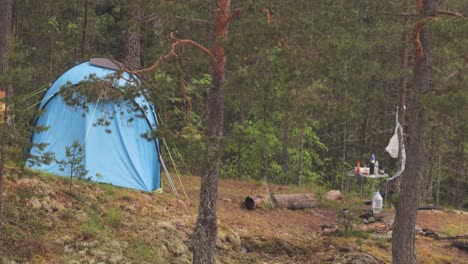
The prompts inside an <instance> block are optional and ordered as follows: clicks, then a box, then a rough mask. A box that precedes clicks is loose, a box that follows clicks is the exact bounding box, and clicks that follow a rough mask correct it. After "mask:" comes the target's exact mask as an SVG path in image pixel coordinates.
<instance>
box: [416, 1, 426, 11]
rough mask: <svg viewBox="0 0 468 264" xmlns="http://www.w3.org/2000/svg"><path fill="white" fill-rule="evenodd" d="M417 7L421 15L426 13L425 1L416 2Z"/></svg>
mask: <svg viewBox="0 0 468 264" xmlns="http://www.w3.org/2000/svg"><path fill="white" fill-rule="evenodd" d="M416 6H417V8H418V12H419V14H422V13H424V0H416Z"/></svg>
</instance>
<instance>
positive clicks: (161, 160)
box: [159, 154, 179, 196]
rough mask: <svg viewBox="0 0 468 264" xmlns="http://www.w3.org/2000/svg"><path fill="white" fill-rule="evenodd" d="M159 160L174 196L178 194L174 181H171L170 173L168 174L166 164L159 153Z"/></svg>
mask: <svg viewBox="0 0 468 264" xmlns="http://www.w3.org/2000/svg"><path fill="white" fill-rule="evenodd" d="M159 161H160V162H161V165H162V167H163V169H164V173H165V174H166V177H167V180H168V181H169V185H170V186H171V189H172V192H173V193H174V194H175V195H176V196H179V193H178V192H177V190H176V188H175V185H174V182H173V181H172V178H171V175H170V174H169V171H167V167H166V164H165V163H164V160H163V158H162V156H161V154H159Z"/></svg>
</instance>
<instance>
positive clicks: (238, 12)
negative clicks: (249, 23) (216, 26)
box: [225, 8, 243, 24]
mask: <svg viewBox="0 0 468 264" xmlns="http://www.w3.org/2000/svg"><path fill="white" fill-rule="evenodd" d="M242 10H243V8H236V9H234V10H232V12H231V13H229V16H228V17H227V18H226V21H225V23H226V24H229V22H231V20H233V19H234V18H235V17H236V16H238V15H239V14H240V13H241V12H242Z"/></svg>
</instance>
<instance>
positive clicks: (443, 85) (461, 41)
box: [0, 0, 468, 207]
mask: <svg viewBox="0 0 468 264" xmlns="http://www.w3.org/2000/svg"><path fill="white" fill-rule="evenodd" d="M233 5H234V6H233V8H243V9H242V12H241V14H240V15H239V16H237V17H236V18H235V19H233V21H231V23H230V27H229V30H230V32H229V38H226V39H223V40H222V45H223V47H224V48H225V51H226V62H227V64H226V82H225V84H224V87H223V88H222V89H223V94H224V96H225V102H226V106H225V110H226V111H225V112H226V115H225V124H224V137H223V144H224V145H223V150H224V154H223V156H222V157H221V159H222V167H221V169H222V176H223V177H232V178H240V179H253V180H263V179H265V178H267V179H268V180H269V181H272V182H277V183H282V184H301V185H306V186H308V185H311V184H313V185H317V184H320V185H324V186H326V187H327V188H341V187H342V186H343V182H346V180H347V179H346V178H344V177H345V176H343V174H344V172H346V171H348V170H350V169H351V168H352V166H354V164H355V162H356V161H357V160H360V161H361V163H362V165H366V163H367V161H368V159H369V156H370V153H372V152H374V153H375V154H376V155H377V158H378V160H379V161H381V162H383V164H385V169H386V171H388V172H394V171H395V170H396V162H395V161H394V160H392V159H390V158H389V157H388V155H387V154H386V153H385V152H384V148H385V146H386V144H387V143H388V139H389V138H390V137H391V135H392V133H393V128H394V125H395V124H394V112H395V110H396V106H397V105H398V97H399V90H400V86H401V83H402V78H403V77H407V79H408V81H409V89H411V87H412V84H411V78H412V72H411V70H408V71H406V72H404V71H403V69H402V67H401V59H402V58H401V50H402V48H403V45H404V43H402V41H401V40H402V37H403V35H404V34H405V33H408V32H411V30H412V26H413V25H414V23H415V18H414V17H408V18H404V17H403V16H397V15H392V14H401V13H412V12H413V11H414V10H416V7H415V4H414V3H409V4H408V2H407V1H390V2H381V1H380V2H377V1H370V0H365V1H361V0H359V1H358V0H351V1H344V0H339V1H310V0H300V1H299V0H298V1H293V2H291V3H288V4H285V3H284V2H283V1H267V2H265V1H250V0H239V1H236V2H235V3H233ZM438 9H440V10H454V11H457V12H460V13H466V4H464V2H463V1H460V0H456V1H439V2H438ZM129 10H130V7H129V3H126V2H122V1H113V0H112V1H96V2H93V3H92V4H91V5H90V6H89V11H88V21H87V22H88V24H87V25H88V28H87V36H88V44H89V45H88V54H85V56H84V58H83V57H81V55H80V52H79V50H80V49H81V47H80V44H81V43H80V41H81V38H82V34H83V29H84V28H83V25H84V23H83V22H84V17H83V14H84V12H83V11H84V10H83V6H82V2H80V1H72V2H70V1H52V0H44V1H19V2H18V3H17V4H16V13H15V14H16V21H15V25H14V26H15V36H16V37H15V39H13V40H11V48H10V52H9V68H8V72H7V73H6V74H4V75H3V76H2V77H0V83H1V84H2V86H7V87H14V88H15V96H14V97H13V98H10V99H9V100H10V101H9V102H8V104H10V105H11V104H14V105H15V107H14V108H13V110H12V111H13V112H14V115H15V118H14V119H15V121H16V126H15V127H14V128H13V129H12V128H11V127H5V126H3V125H0V134H2V133H3V134H4V135H5V136H1V140H2V141H1V142H0V143H5V144H12V145H15V146H18V147H19V148H24V149H29V148H31V147H33V146H30V144H29V143H28V141H29V136H30V134H31V131H34V130H40V129H46V128H32V127H31V122H30V121H31V120H33V119H34V117H35V116H37V115H38V114H40V113H37V111H35V109H34V108H35V107H34V105H33V104H34V103H37V102H39V101H40V100H41V96H42V93H41V92H39V93H37V94H33V95H31V97H28V96H30V94H31V93H32V92H34V91H35V90H36V89H37V88H39V87H37V86H38V85H37V84H46V83H47V82H50V81H52V80H54V79H55V78H56V76H57V75H58V74H59V73H60V72H62V71H63V70H64V69H66V68H67V67H68V66H70V65H73V63H75V61H79V60H82V59H87V58H88V57H110V58H113V57H115V55H116V54H117V52H118V44H119V38H120V35H121V32H122V31H123V30H125V29H135V27H136V26H138V25H136V22H135V19H129ZM214 10H216V5H215V2H213V1H205V2H200V1H194V0H188V1H183V3H182V2H180V1H169V0H157V1H156V0H151V1H143V3H142V10H141V12H142V14H141V16H140V20H139V22H140V23H141V25H140V37H141V39H140V47H141V61H142V64H143V65H144V66H145V67H146V66H149V65H151V64H153V63H154V61H155V60H156V58H159V57H160V56H161V55H163V54H166V52H167V51H168V50H169V49H170V45H171V42H172V40H171V39H170V38H169V34H170V32H174V34H175V35H176V37H178V38H182V39H193V40H195V41H197V42H199V43H200V44H202V45H204V46H205V47H207V48H211V47H212V43H213V31H214V28H213V23H212V21H213V17H214V13H215V12H214ZM265 10H268V11H269V12H270V15H271V17H269V18H268V17H267V16H266V13H265V12H266V11H265ZM405 19H407V20H408V21H407V22H405ZM466 23H467V22H466V19H461V18H458V17H444V16H440V18H439V19H434V20H432V21H431V22H429V23H428V24H427V25H426V26H425V27H426V28H427V29H428V30H431V31H432V47H431V53H432V57H433V59H432V60H431V61H432V69H433V70H432V72H433V74H432V75H433V78H432V80H431V85H432V86H433V87H432V88H433V89H432V90H431V91H430V92H429V93H427V94H425V95H424V96H423V98H422V100H423V103H424V105H425V107H426V108H427V109H428V114H429V124H430V129H429V130H428V131H429V132H428V133H427V135H426V154H427V159H426V160H425V162H424V164H425V171H424V173H423V174H424V175H423V181H424V184H423V192H422V193H423V196H425V197H424V199H423V200H424V201H425V202H427V203H433V202H435V201H436V194H435V193H436V190H437V188H436V187H437V186H438V185H437V183H440V188H439V189H438V190H439V195H440V197H439V199H437V200H438V201H439V202H440V203H452V202H453V201H454V200H457V201H458V202H457V204H458V206H459V207H461V206H462V205H463V203H466V194H465V193H463V192H462V191H460V196H463V197H465V198H463V197H455V192H454V190H455V189H457V190H465V189H466V188H468V186H467V181H466V177H465V179H463V180H462V181H461V183H460V184H458V183H457V179H461V178H463V176H460V175H461V171H462V170H461V169H460V168H461V165H457V164H466V157H468V155H466V153H467V146H468V143H467V142H466V136H464V135H466V131H467V127H468V126H467V123H466V120H468V117H467V113H468V111H467V110H466V107H467V105H468V103H467V100H468V99H467V98H468V96H467V92H466V89H463V88H464V86H466V78H467V77H466V76H467V74H466V65H465V64H466V62H465V61H464V57H463V54H464V53H465V52H466V48H465V47H466V46H467V45H468V43H467V38H466ZM410 42H411V41H410ZM407 45H408V47H409V67H408V68H409V69H411V68H412V63H413V62H412V60H413V57H414V56H413V52H414V50H413V48H412V43H408V44H407ZM176 52H177V57H176V58H173V59H171V60H168V61H164V62H163V63H161V64H160V67H159V68H158V69H157V70H156V71H154V72H152V73H149V74H142V75H141V76H139V77H140V78H141V79H142V85H141V86H139V87H133V88H132V87H130V89H125V92H124V93H122V91H117V90H115V89H114V90H109V89H107V90H106V89H105V88H103V87H105V86H106V85H109V84H110V83H111V82H112V81H113V80H112V78H109V80H104V81H102V80H101V81H98V80H94V79H93V77H92V76H90V77H89V78H88V80H86V81H84V82H82V83H80V84H79V85H78V86H76V87H75V86H73V87H72V86H70V87H67V89H64V90H63V92H64V93H63V95H64V96H65V97H67V95H69V96H70V98H69V99H70V100H66V101H68V102H70V103H71V104H73V105H74V106H76V107H82V108H83V109H85V110H87V111H88V110H89V109H87V107H88V104H89V103H90V102H95V101H96V100H97V98H99V96H101V95H102V93H101V92H102V91H103V90H104V91H106V92H109V91H111V92H116V93H115V94H113V95H112V96H115V97H114V98H132V97H134V96H135V95H136V93H137V91H138V90H139V89H140V88H141V87H144V88H145V89H146V90H147V91H146V92H145V96H146V97H147V99H148V100H150V101H152V102H153V103H154V105H156V106H157V109H156V110H157V112H158V113H159V115H160V119H161V120H162V121H163V123H162V124H159V127H158V130H157V131H149V132H148V133H147V134H146V135H145V137H146V138H148V139H153V138H155V137H159V138H165V139H166V141H167V143H168V146H169V147H170V149H171V150H172V151H175V150H176V149H177V150H178V151H179V152H180V154H181V156H182V157H183V159H184V160H185V163H186V164H187V166H188V168H189V169H190V171H191V172H192V173H194V174H200V173H201V171H202V164H203V157H204V155H202V153H204V151H205V148H206V146H205V142H204V139H205V138H204V133H205V129H206V120H205V115H206V94H207V90H208V89H209V87H210V86H211V85H212V81H213V80H212V78H211V71H212V63H213V61H212V60H211V58H209V57H207V56H205V55H204V54H203V53H202V52H199V50H197V49H194V48H193V47H189V46H185V47H179V48H178V49H177V51H176ZM464 72H465V73H464ZM463 73H464V74H463ZM114 77H115V76H114ZM4 84H5V85H4ZM68 88H76V89H75V90H74V89H68ZM134 88H136V89H134ZM76 90H79V91H78V92H79V93H74V92H75V91H76ZM140 90H141V89H140ZM67 92H68V94H67ZM77 95H85V96H86V98H82V97H80V96H77ZM74 96H76V97H74ZM31 106H32V107H31ZM410 107H411V106H410V105H408V109H410ZM120 108H122V109H126V110H129V111H135V109H134V107H132V106H126V105H121V106H119V107H118V109H116V110H115V111H119V110H120ZM136 112H138V111H136ZM129 121H131V120H129ZM408 121H409V120H408ZM109 122H111V121H110V120H109V119H108V118H105V117H103V118H100V119H99V120H96V123H95V124H94V125H100V126H103V127H107V126H109V124H110V123H109ZM12 130H13V131H12ZM1 131H3V132H1ZM107 132H109V133H110V132H111V131H107ZM11 135H15V136H14V137H11ZM460 146H463V148H461V147H460ZM34 147H36V148H37V149H39V150H46V149H47V146H45V145H43V146H34ZM6 151H7V152H5V153H7V154H6V155H4V156H5V157H6V162H10V163H15V164H19V163H21V162H24V160H25V159H26V158H27V157H25V156H23V155H14V154H13V153H12V152H10V151H9V150H8V149H7V150H6ZM45 152H46V151H45ZM36 154H37V155H35V156H34V155H33V156H31V157H29V159H28V160H29V162H31V164H36V162H37V163H47V162H50V161H51V160H53V153H36ZM462 154H463V155H462ZM163 155H165V154H164V153H163ZM173 156H174V157H175V159H176V162H177V163H178V165H179V167H183V166H184V165H183V164H184V163H183V160H182V158H180V156H179V155H173ZM457 157H462V158H458V159H457ZM457 184H458V187H457Z"/></svg>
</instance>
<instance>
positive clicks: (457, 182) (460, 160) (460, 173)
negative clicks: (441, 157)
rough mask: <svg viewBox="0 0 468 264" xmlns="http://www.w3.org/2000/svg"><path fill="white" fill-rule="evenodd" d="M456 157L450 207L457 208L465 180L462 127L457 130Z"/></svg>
mask: <svg viewBox="0 0 468 264" xmlns="http://www.w3.org/2000/svg"><path fill="white" fill-rule="evenodd" d="M456 137H457V140H456V146H455V149H456V155H455V160H454V163H455V164H454V170H455V177H454V186H453V196H452V206H453V207H455V208H459V207H460V205H461V201H462V191H463V190H462V186H463V182H464V179H465V148H464V145H465V144H464V142H465V141H464V131H463V127H459V128H458V129H457V136H456Z"/></svg>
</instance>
